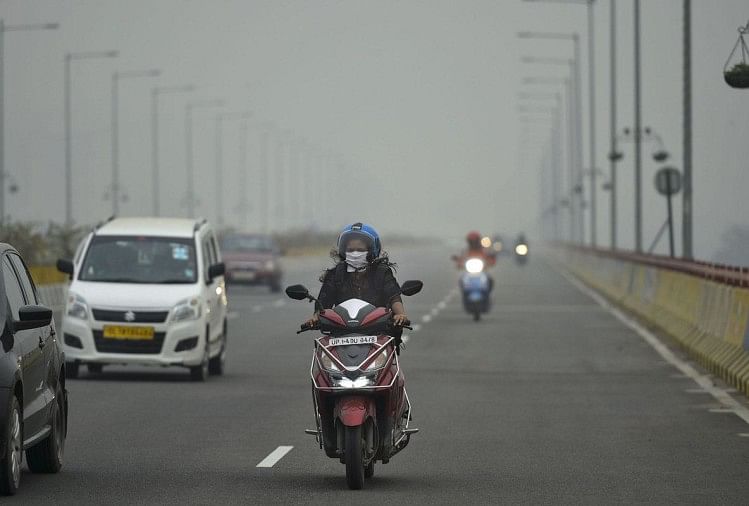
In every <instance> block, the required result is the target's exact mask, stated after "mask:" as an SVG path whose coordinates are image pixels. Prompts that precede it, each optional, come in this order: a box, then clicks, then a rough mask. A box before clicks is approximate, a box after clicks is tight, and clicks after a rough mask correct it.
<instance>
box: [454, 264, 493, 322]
mask: <svg viewBox="0 0 749 506" xmlns="http://www.w3.org/2000/svg"><path fill="white" fill-rule="evenodd" d="M460 287H461V290H462V292H463V307H464V308H465V310H466V312H468V313H469V314H471V315H473V321H479V320H480V319H481V315H482V313H488V312H489V308H490V306H491V299H490V297H489V294H490V292H491V289H492V281H491V279H490V278H489V275H488V274H487V273H486V272H485V271H484V261H483V260H481V259H480V258H469V259H468V260H466V263H465V270H464V272H463V274H461V276H460Z"/></svg>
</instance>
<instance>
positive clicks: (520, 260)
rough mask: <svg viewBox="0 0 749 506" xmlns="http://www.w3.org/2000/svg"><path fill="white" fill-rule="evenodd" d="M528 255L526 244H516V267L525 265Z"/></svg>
mask: <svg viewBox="0 0 749 506" xmlns="http://www.w3.org/2000/svg"><path fill="white" fill-rule="evenodd" d="M528 253H530V250H529V249H528V243H526V242H519V243H517V244H516V245H515V262H516V263H517V264H518V265H525V263H526V262H527V261H528Z"/></svg>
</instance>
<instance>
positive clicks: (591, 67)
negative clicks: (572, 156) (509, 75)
mask: <svg viewBox="0 0 749 506" xmlns="http://www.w3.org/2000/svg"><path fill="white" fill-rule="evenodd" d="M593 14H594V12H593V0H588V100H589V106H588V114H589V118H590V119H589V120H588V123H589V126H590V143H589V146H588V147H589V149H590V169H591V176H590V245H591V246H593V247H594V248H595V247H596V236H597V232H598V230H597V229H598V223H597V212H598V211H597V209H598V206H597V202H596V190H597V188H596V173H597V172H598V171H597V170H596V169H597V167H596V72H595V62H596V57H595V50H594V48H595V23H594V19H593Z"/></svg>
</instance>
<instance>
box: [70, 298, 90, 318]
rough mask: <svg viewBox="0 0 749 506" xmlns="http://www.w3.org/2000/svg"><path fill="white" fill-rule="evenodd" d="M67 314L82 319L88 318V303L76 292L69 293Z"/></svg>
mask: <svg viewBox="0 0 749 506" xmlns="http://www.w3.org/2000/svg"><path fill="white" fill-rule="evenodd" d="M66 312H67V315H68V316H72V317H73V318H79V319H81V320H86V319H88V304H86V301H85V300H84V299H83V297H81V296H80V295H77V294H75V293H69V294H68V308H67V311H66Z"/></svg>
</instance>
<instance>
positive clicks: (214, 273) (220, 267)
mask: <svg viewBox="0 0 749 506" xmlns="http://www.w3.org/2000/svg"><path fill="white" fill-rule="evenodd" d="M225 273H226V264H224V262H219V263H217V264H213V265H211V266H210V267H208V278H209V279H210V280H211V281H213V280H214V279H216V278H217V277H219V276H223V275H224V274H225Z"/></svg>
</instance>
